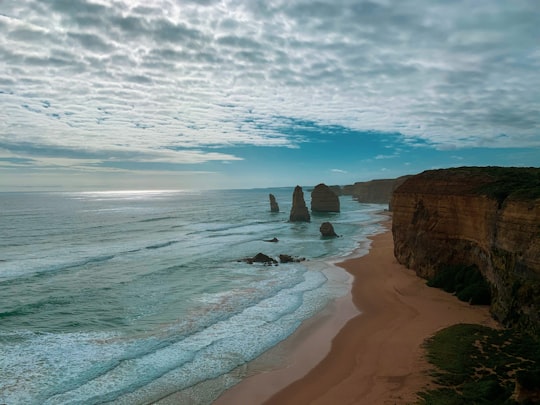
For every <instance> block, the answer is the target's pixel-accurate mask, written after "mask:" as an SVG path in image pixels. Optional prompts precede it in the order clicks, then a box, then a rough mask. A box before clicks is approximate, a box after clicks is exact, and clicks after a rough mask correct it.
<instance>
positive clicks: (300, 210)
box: [289, 186, 311, 222]
mask: <svg viewBox="0 0 540 405" xmlns="http://www.w3.org/2000/svg"><path fill="white" fill-rule="evenodd" d="M289 221H291V222H310V221H311V217H310V215H309V211H308V209H307V206H306V202H305V200H304V191H302V187H300V186H296V187H295V188H294V192H293V199H292V207H291V213H290V215H289Z"/></svg>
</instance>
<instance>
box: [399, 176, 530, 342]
mask: <svg viewBox="0 0 540 405" xmlns="http://www.w3.org/2000/svg"><path fill="white" fill-rule="evenodd" d="M392 206H393V220H392V233H393V237H394V253H395V256H396V258H397V260H398V261H399V262H400V263H402V264H404V265H405V266H407V267H409V268H411V269H414V270H415V271H416V273H417V274H418V275H419V276H421V277H424V278H433V277H434V276H435V275H436V274H438V273H439V272H440V271H442V269H443V268H448V266H476V267H477V268H478V269H479V270H480V272H481V274H482V275H483V277H484V278H485V279H486V280H487V282H488V284H489V286H490V289H491V296H492V303H491V312H492V314H493V315H494V316H495V318H496V319H498V320H500V321H501V322H502V323H503V324H505V325H518V326H521V327H523V328H526V329H532V330H535V331H537V332H538V331H540V169H535V168H496V167H487V168H477V167H463V168H455V169H444V170H431V171H426V172H423V173H421V174H418V175H416V176H413V177H410V178H408V179H407V180H406V181H405V182H404V183H403V184H402V185H401V186H399V187H398V188H397V189H396V190H395V191H394V194H393V198H392Z"/></svg>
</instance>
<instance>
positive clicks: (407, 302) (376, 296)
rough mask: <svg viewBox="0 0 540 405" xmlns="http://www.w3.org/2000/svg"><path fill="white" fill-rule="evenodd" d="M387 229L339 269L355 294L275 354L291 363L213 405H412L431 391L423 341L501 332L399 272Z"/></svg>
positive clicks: (480, 313)
mask: <svg viewBox="0 0 540 405" xmlns="http://www.w3.org/2000/svg"><path fill="white" fill-rule="evenodd" d="M382 225H383V226H384V228H385V229H386V230H385V231H384V232H383V233H380V234H376V235H373V236H370V237H369V239H370V240H371V242H372V243H371V246H370V249H369V252H368V254H366V255H364V256H360V257H356V256H354V255H353V256H352V258H348V259H345V260H344V261H343V262H340V263H336V265H337V266H339V267H341V268H343V269H345V270H346V271H347V272H348V273H349V274H351V276H352V277H353V282H352V287H351V293H349V294H347V295H346V296H345V297H342V298H339V299H338V300H336V301H334V302H333V303H332V304H330V306H329V307H328V308H326V309H324V310H323V311H321V313H320V314H317V315H316V316H315V317H313V318H310V319H308V320H307V321H305V322H304V323H303V324H302V325H301V326H300V327H299V328H298V330H297V331H296V332H295V333H293V335H291V336H290V337H289V338H287V339H286V340H285V341H283V342H281V343H279V344H278V345H277V346H275V347H274V348H272V349H270V351H272V350H273V351H274V353H277V352H279V351H281V352H283V353H284V355H283V357H285V358H287V359H288V361H287V363H286V364H284V365H283V367H281V368H277V369H273V370H264V369H263V370H260V372H258V373H256V374H254V375H252V376H249V377H247V378H246V379H244V380H243V381H241V382H240V383H239V384H237V385H235V386H233V387H231V388H230V389H229V390H227V391H225V392H224V393H223V394H222V395H221V396H220V397H219V398H218V399H217V400H216V401H215V402H213V404H214V405H234V404H238V403H250V404H262V403H264V404H268V405H273V404H276V405H278V404H279V405H283V404H307V403H312V404H329V405H330V404H336V403H340V404H355V403H365V404H386V403H388V404H407V403H411V402H414V401H415V400H416V399H417V397H416V393H417V392H418V391H421V390H422V389H424V388H426V387H428V386H429V385H430V378H429V375H428V370H429V369H430V365H429V364H428V363H427V361H426V360H425V359H424V358H423V349H422V343H423V342H424V340H425V339H426V338H428V337H430V336H432V335H433V334H434V333H435V332H437V331H438V330H440V329H443V328H445V327H447V326H450V325H453V324H455V323H478V324H484V325H489V326H496V322H495V321H494V320H493V319H492V318H491V316H490V315H489V311H488V307H486V306H482V307H479V306H476V307H473V306H470V305H469V304H468V303H464V302H461V301H459V300H458V299H457V298H456V297H454V296H452V295H451V294H448V293H445V292H444V291H442V290H438V289H435V288H430V287H427V286H426V285H425V280H423V279H421V278H419V277H418V276H416V274H415V273H414V271H412V270H408V269H406V268H405V267H404V266H402V265H400V264H398V263H397V261H396V260H395V258H394V255H393V239H392V233H391V230H390V226H391V218H390V219H388V220H384V221H382ZM374 270H376V271H374ZM263 356H265V355H264V354H263V355H262V356H261V357H263ZM261 361H262V360H261ZM256 363H257V359H255V360H254V361H253V364H256ZM255 368H256V367H255Z"/></svg>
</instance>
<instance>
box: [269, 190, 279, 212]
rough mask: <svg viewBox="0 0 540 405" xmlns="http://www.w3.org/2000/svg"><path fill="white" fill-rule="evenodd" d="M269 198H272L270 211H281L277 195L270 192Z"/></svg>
mask: <svg viewBox="0 0 540 405" xmlns="http://www.w3.org/2000/svg"><path fill="white" fill-rule="evenodd" d="M268 198H270V211H271V212H279V205H278V203H277V201H276V197H274V194H271V193H270V194H268Z"/></svg>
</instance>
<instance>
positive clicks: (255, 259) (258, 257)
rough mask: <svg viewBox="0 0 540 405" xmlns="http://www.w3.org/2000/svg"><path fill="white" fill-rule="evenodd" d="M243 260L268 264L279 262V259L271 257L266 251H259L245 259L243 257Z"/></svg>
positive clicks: (250, 262)
mask: <svg viewBox="0 0 540 405" xmlns="http://www.w3.org/2000/svg"><path fill="white" fill-rule="evenodd" d="M241 261H243V262H246V263H249V264H253V263H263V264H265V265H267V266H272V265H274V264H277V260H276V259H273V258H271V257H270V256H267V255H265V254H264V253H257V254H256V255H255V256H253V257H246V258H245V259H242V260H241Z"/></svg>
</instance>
